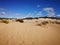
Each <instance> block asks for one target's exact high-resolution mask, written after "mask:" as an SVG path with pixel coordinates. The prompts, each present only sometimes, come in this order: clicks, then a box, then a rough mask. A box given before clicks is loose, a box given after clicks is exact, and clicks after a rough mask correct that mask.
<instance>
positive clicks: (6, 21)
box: [1, 20, 9, 24]
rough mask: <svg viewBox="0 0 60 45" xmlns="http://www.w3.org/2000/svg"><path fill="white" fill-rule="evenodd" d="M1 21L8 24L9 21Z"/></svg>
mask: <svg viewBox="0 0 60 45" xmlns="http://www.w3.org/2000/svg"><path fill="white" fill-rule="evenodd" d="M1 22H2V23H6V24H8V23H9V21H8V20H2V21H1Z"/></svg>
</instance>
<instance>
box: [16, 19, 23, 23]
mask: <svg viewBox="0 0 60 45" xmlns="http://www.w3.org/2000/svg"><path fill="white" fill-rule="evenodd" d="M16 22H20V23H23V22H24V21H23V20H22V19H17V20H16Z"/></svg>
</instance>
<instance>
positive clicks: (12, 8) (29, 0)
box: [0, 0, 60, 18]
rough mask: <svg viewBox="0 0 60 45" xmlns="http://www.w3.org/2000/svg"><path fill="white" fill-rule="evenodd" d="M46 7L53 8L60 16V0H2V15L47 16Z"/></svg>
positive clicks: (0, 3)
mask: <svg viewBox="0 0 60 45" xmlns="http://www.w3.org/2000/svg"><path fill="white" fill-rule="evenodd" d="M44 8H45V9H46V8H48V9H50V8H52V9H53V10H54V12H55V16H57V15H58V16H60V0H0V17H13V18H14V17H16V18H21V17H29V16H32V17H35V16H39V15H42V16H46V15H47V12H46V11H44V10H43V9H44ZM54 12H53V13H54Z"/></svg>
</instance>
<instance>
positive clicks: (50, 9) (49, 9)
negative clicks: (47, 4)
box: [43, 8, 54, 12]
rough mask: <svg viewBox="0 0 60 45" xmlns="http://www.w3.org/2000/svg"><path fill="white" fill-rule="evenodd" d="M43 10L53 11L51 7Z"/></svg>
mask: <svg viewBox="0 0 60 45" xmlns="http://www.w3.org/2000/svg"><path fill="white" fill-rule="evenodd" d="M43 10H44V11H46V12H50V11H54V9H53V8H43Z"/></svg>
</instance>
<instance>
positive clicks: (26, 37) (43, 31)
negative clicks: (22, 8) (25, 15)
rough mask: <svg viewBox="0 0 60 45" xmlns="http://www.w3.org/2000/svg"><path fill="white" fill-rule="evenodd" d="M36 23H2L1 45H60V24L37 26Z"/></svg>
mask: <svg viewBox="0 0 60 45" xmlns="http://www.w3.org/2000/svg"><path fill="white" fill-rule="evenodd" d="M34 21H35V20H25V22H24V23H20V22H10V23H8V24H5V23H0V45H60V25H59V24H47V25H43V26H37V25H36V24H37V23H36V22H34Z"/></svg>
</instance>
